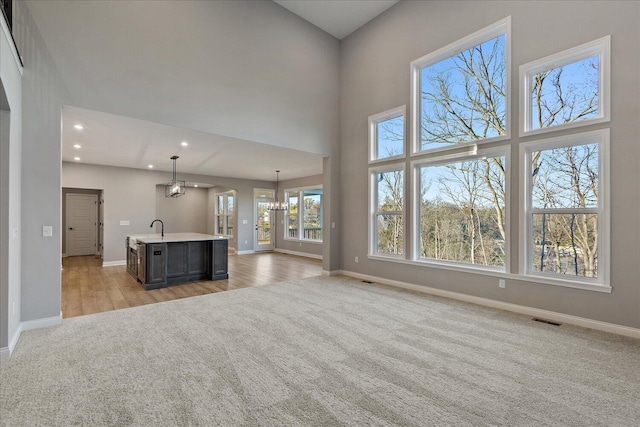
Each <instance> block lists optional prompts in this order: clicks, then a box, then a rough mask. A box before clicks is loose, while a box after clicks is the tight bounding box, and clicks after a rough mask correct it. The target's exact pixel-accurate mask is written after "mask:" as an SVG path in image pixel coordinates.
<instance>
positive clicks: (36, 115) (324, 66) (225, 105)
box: [14, 1, 339, 321]
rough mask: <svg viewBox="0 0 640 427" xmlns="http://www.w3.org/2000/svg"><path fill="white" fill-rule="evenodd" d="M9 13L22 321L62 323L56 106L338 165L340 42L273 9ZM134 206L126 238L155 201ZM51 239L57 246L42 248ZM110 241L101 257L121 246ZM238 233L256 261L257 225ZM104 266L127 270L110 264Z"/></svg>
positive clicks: (119, 6) (46, 7) (173, 6)
mask: <svg viewBox="0 0 640 427" xmlns="http://www.w3.org/2000/svg"><path fill="white" fill-rule="evenodd" d="M14 4H15V11H14V14H15V15H16V19H15V20H14V23H15V24H14V25H15V31H16V40H17V43H18V46H19V49H20V51H21V53H22V55H23V56H24V59H25V73H24V78H23V85H24V87H26V90H25V91H24V106H23V107H24V108H23V109H22V111H23V114H24V116H23V117H24V121H25V122H26V123H29V126H26V127H25V128H24V135H23V154H24V158H25V159H27V160H25V162H24V163H23V165H22V178H23V182H22V197H23V203H22V208H23V221H24V223H25V224H26V226H25V230H24V231H23V247H22V254H23V256H26V255H28V258H29V259H38V262H39V266H38V268H37V269H34V268H32V266H31V265H30V264H29V265H27V264H24V265H22V274H23V278H22V279H23V280H22V283H23V287H22V296H23V300H22V308H23V312H22V320H23V321H27V320H35V319H42V318H47V317H52V316H59V314H60V255H61V230H60V228H61V203H60V194H61V193H60V183H61V166H60V160H59V159H60V116H61V111H60V109H61V106H62V105H71V106H77V107H81V108H88V109H93V110H97V111H103V112H106V113H112V114H120V115H124V116H128V117H133V118H138V119H143V120H149V121H152V122H157V123H163V124H168V125H172V126H179V127H185V128H190V129H196V130H201V131H207V132H212V133H215V134H221V135H226V136H231V137H236V138H244V139H249V140H252V141H256V142H263V143H267V144H273V145H278V146H283V147H290V148H295V149H299V150H303V151H307V152H313V153H319V154H322V155H324V156H333V157H337V156H338V155H339V150H338V143H339V108H338V107H339V92H338V89H339V84H338V78H339V42H338V41H337V40H336V39H335V38H333V37H331V36H329V35H328V34H326V33H324V32H322V31H321V30H319V29H317V28H315V27H313V26H311V25H310V24H309V23H307V22H306V21H304V20H303V19H301V18H299V17H297V16H296V15H294V14H292V13H290V12H289V11H287V10H285V9H284V8H282V7H280V6H279V5H277V4H275V3H273V2H268V1H260V2H256V1H233V2H200V1H189V2H164V1H163V2H151V1H146V2H77V1H47V2H42V1H24V2H22V1H21V2H15V3H14ZM45 40H46V42H45ZM337 161H338V160H337V158H336V163H335V164H337ZM334 172H335V173H337V172H338V171H337V170H334ZM330 179H334V180H337V179H338V177H337V176H335V177H331V178H330ZM159 182H162V181H158V182H154V183H152V185H153V186H154V187H152V189H151V191H150V192H149V194H151V195H152V196H153V195H154V194H155V184H156V183H159ZM63 185H65V186H67V185H70V184H65V183H63ZM86 185H87V187H91V188H100V187H97V186H95V185H93V184H89V183H87V184H86ZM145 185H146V184H145ZM221 185H222V184H221ZM73 186H75V185H73ZM238 190H239V191H240V189H238ZM106 192H107V189H106V187H105V197H107V193H106ZM130 202H131V204H130V206H132V208H131V209H132V213H131V215H130V218H129V219H131V220H132V221H133V223H135V224H140V230H135V231H134V230H133V229H134V227H132V226H130V227H129V230H130V231H133V232H146V231H148V230H146V229H145V228H144V225H145V223H147V221H149V222H151V220H152V219H153V218H154V217H155V214H154V213H152V212H149V211H148V209H149V208H148V207H149V206H153V207H154V206H155V200H154V198H153V197H151V198H149V197H146V196H145V197H143V198H142V199H131V200H130ZM142 206H146V208H142ZM336 206H337V202H336ZM137 207H141V208H140V209H137ZM152 210H153V209H152ZM240 215H241V216H240V218H239V219H240V220H242V215H243V213H242V212H241V213H240ZM246 215H248V214H246ZM334 215H335V217H336V218H337V215H338V212H337V209H335V210H334ZM247 218H251V219H250V222H252V218H253V216H252V215H251V216H247ZM119 219H126V218H112V219H111V220H112V221H116V220H119ZM147 224H148V223H147ZM43 225H52V226H53V230H54V238H52V239H48V240H46V239H45V240H43V239H42V237H41V231H42V226H43ZM111 227H112V229H114V231H116V232H114V233H113V234H112V236H113V237H110V235H109V234H108V230H107V229H106V227H105V246H107V244H108V239H109V238H113V239H115V240H117V241H118V242H121V241H122V235H124V234H126V233H124V231H123V230H121V229H120V226H115V227H114V226H113V224H112V225H111ZM147 228H148V227H147ZM239 228H240V230H239V233H240V236H239V241H238V250H240V251H242V250H249V249H251V246H252V245H251V243H250V242H252V241H253V239H252V238H251V237H250V236H251V234H250V233H251V231H252V225H251V224H250V223H249V224H247V225H246V227H245V228H247V230H244V229H243V225H242V224H240V226H239ZM245 241H247V242H248V243H247V244H245V243H244V242H245ZM109 259H111V260H121V259H122V256H121V255H117V254H115V253H113V254H108V253H107V251H106V250H105V261H108V260H109ZM337 261H338V260H337V259H336V260H334V265H335V268H337Z"/></svg>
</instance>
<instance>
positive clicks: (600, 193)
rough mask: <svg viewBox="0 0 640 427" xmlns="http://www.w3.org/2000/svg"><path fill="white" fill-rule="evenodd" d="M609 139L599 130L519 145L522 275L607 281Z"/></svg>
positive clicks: (580, 280)
mask: <svg viewBox="0 0 640 427" xmlns="http://www.w3.org/2000/svg"><path fill="white" fill-rule="evenodd" d="M608 141H609V131H608V130H602V131H595V132H587V133H581V134H574V135H569V136H564V137H558V138H552V139H547V140H542V141H533V142H530V143H527V144H525V145H524V146H523V150H524V163H525V164H524V167H525V168H524V173H525V177H526V178H525V186H524V191H525V194H526V201H525V224H523V229H524V230H525V236H524V239H523V240H524V250H523V252H524V253H525V266H524V267H525V268H524V270H525V274H529V275H534V276H546V277H555V278H561V279H565V280H574V281H579V282H584V283H595V284H607V283H608V278H607V277H606V276H607V274H608V260H607V259H606V256H607V254H608V250H607V248H608V235H609V233H608V228H609V220H608V203H607V202H606V200H607V199H608V179H607V178H608V166H607V164H608V161H607V157H608Z"/></svg>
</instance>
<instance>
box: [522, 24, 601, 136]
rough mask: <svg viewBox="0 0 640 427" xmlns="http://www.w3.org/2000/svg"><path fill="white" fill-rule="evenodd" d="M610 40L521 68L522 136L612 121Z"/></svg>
mask: <svg viewBox="0 0 640 427" xmlns="http://www.w3.org/2000/svg"><path fill="white" fill-rule="evenodd" d="M610 44H611V40H610V37H609V36H607V37H603V38H601V39H598V40H595V41H592V42H590V43H586V44H583V45H581V46H577V47H575V48H572V49H569V50H566V51H563V52H560V53H557V54H555V55H551V56H548V57H546V58H542V59H539V60H537V61H533V62H530V63H528V64H524V65H522V66H521V67H520V85H521V93H522V98H521V99H522V105H521V121H522V131H521V133H523V134H526V133H540V132H545V131H548V130H550V128H556V127H557V128H569V127H575V126H580V125H584V124H589V123H595V122H600V121H606V120H609V86H610V83H609V67H610V65H609V63H610V60H609V51H610Z"/></svg>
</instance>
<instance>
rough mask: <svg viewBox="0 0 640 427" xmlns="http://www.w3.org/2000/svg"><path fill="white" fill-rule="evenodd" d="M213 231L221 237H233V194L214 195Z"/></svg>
mask: <svg viewBox="0 0 640 427" xmlns="http://www.w3.org/2000/svg"><path fill="white" fill-rule="evenodd" d="M215 197H216V213H215V229H216V233H217V234H220V235H223V236H233V229H234V223H233V214H234V196H233V192H228V193H221V194H216V195H215Z"/></svg>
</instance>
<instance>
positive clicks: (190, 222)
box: [155, 185, 209, 234]
mask: <svg viewBox="0 0 640 427" xmlns="http://www.w3.org/2000/svg"><path fill="white" fill-rule="evenodd" d="M208 202H209V191H208V190H207V189H206V188H193V187H189V188H187V189H186V192H185V194H184V196H180V197H177V198H173V197H166V196H165V186H164V185H158V186H156V215H157V217H158V219H161V220H162V222H163V223H164V232H165V233H204V234H207V210H208ZM155 230H156V233H160V230H161V226H160V224H158V223H156V227H155Z"/></svg>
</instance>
